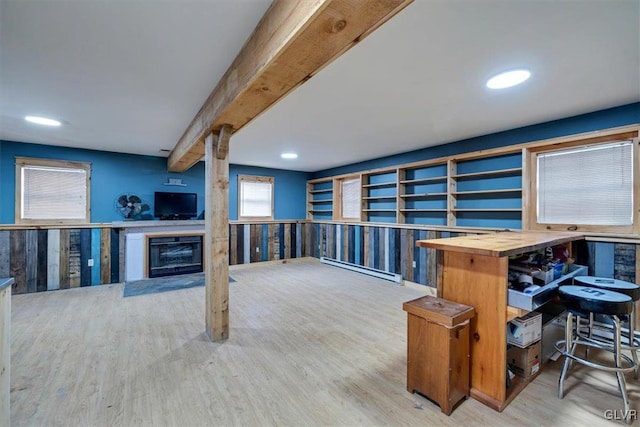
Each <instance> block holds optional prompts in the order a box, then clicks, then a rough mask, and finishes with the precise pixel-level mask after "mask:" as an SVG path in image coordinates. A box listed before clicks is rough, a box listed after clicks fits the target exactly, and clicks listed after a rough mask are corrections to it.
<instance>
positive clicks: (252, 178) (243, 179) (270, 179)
mask: <svg viewBox="0 0 640 427" xmlns="http://www.w3.org/2000/svg"><path fill="white" fill-rule="evenodd" d="M243 182H259V183H265V182H267V183H269V184H271V215H270V216H243V215H242V196H243V195H242V183H243ZM274 203H275V178H274V177H272V176H258V175H238V220H239V221H273V220H274V218H275V209H274Z"/></svg>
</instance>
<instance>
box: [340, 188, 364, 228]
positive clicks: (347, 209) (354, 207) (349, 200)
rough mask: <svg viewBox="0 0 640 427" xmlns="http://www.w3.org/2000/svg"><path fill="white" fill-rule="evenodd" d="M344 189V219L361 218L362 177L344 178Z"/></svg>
mask: <svg viewBox="0 0 640 427" xmlns="http://www.w3.org/2000/svg"><path fill="white" fill-rule="evenodd" d="M341 186H342V189H341V190H342V191H341V192H340V193H341V194H342V205H341V206H342V219H351V220H354V219H355V220H359V219H360V208H361V202H360V197H361V194H362V192H361V189H360V178H352V179H343V180H342V181H341Z"/></svg>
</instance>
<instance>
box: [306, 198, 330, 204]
mask: <svg viewBox="0 0 640 427" xmlns="http://www.w3.org/2000/svg"><path fill="white" fill-rule="evenodd" d="M309 203H333V200H332V199H325V200H309Z"/></svg>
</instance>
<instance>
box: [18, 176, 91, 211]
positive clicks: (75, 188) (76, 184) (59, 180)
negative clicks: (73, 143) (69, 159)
mask: <svg viewBox="0 0 640 427" xmlns="http://www.w3.org/2000/svg"><path fill="white" fill-rule="evenodd" d="M21 175H22V176H21V179H22V188H21V194H20V198H21V216H20V217H21V219H35V220H47V219H53V220H66V219H71V220H83V221H84V220H88V218H87V171H86V170H84V169H75V168H57V167H44V166H27V165H25V166H22V168H21Z"/></svg>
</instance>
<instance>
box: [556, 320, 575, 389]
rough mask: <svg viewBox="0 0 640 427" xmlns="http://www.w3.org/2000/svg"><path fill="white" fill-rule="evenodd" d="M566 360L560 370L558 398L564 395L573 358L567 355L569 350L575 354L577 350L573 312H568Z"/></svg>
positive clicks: (565, 335)
mask: <svg viewBox="0 0 640 427" xmlns="http://www.w3.org/2000/svg"><path fill="white" fill-rule="evenodd" d="M564 331H565V332H564V339H565V341H564V352H565V355H564V362H563V363H562V371H560V379H559V380H558V398H560V399H562V398H563V397H564V379H565V377H566V376H567V371H568V370H569V363H570V362H571V358H570V357H568V356H567V354H566V353H567V352H569V353H570V354H573V352H574V351H575V345H574V343H573V314H572V313H567V324H566V326H565V329H564Z"/></svg>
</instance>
